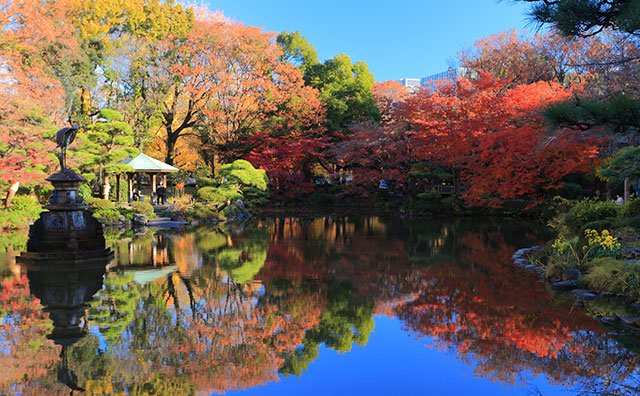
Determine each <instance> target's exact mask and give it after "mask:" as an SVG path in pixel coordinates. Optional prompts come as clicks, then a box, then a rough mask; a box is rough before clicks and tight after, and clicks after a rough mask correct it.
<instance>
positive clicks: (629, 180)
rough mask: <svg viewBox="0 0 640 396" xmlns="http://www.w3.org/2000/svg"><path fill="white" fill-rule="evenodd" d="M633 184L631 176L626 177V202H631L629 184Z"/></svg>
mask: <svg viewBox="0 0 640 396" xmlns="http://www.w3.org/2000/svg"><path fill="white" fill-rule="evenodd" d="M630 184H631V179H630V178H629V177H625V178H624V202H629V185H630Z"/></svg>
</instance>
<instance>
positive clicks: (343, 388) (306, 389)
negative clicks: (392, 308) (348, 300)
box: [226, 317, 571, 396]
mask: <svg viewBox="0 0 640 396" xmlns="http://www.w3.org/2000/svg"><path fill="white" fill-rule="evenodd" d="M375 321H376V327H375V330H374V332H373V333H372V334H371V336H370V338H369V343H368V344H367V346H365V347H358V346H355V345H354V347H353V349H352V350H351V351H350V352H347V353H345V354H340V353H337V352H335V351H333V350H330V349H327V348H324V347H322V348H321V349H320V356H319V357H318V359H317V360H315V361H314V362H312V363H311V364H310V365H309V368H308V370H307V371H306V372H305V373H304V374H303V375H302V377H300V378H297V377H295V376H289V377H287V378H284V377H282V378H281V380H280V382H277V383H270V384H267V385H266V386H259V387H256V388H252V389H247V390H246V391H238V392H228V393H226V394H227V395H229V394H236V393H237V394H242V395H247V396H250V395H274V396H275V395H278V396H282V395H352V396H353V395H398V396H405V395H406V396H412V395H499V396H502V395H504V396H507V395H509V396H510V395H537V394H542V395H544V396H549V395H568V394H571V392H570V391H568V390H567V389H566V388H564V387H561V386H552V385H549V383H548V382H547V380H546V378H545V377H544V376H533V375H531V374H529V373H523V375H522V377H523V378H525V379H526V380H527V383H526V384H519V385H509V384H504V383H499V382H491V380H490V379H488V378H479V377H476V376H475V375H474V373H473V367H472V366H469V365H467V364H465V363H464V362H461V361H459V360H457V359H456V358H455V356H454V355H453V354H452V353H446V352H443V351H441V350H437V349H434V348H429V347H427V346H425V345H424V344H425V342H426V343H428V342H429V339H428V338H423V339H420V340H416V339H415V337H414V336H413V335H411V334H410V333H407V332H405V331H403V330H402V329H401V323H400V321H398V320H397V319H389V318H387V317H376V318H375ZM536 388H537V390H538V391H539V392H540V393H538V392H537V391H536Z"/></svg>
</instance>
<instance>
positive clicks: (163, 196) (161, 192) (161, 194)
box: [156, 183, 167, 205]
mask: <svg viewBox="0 0 640 396" xmlns="http://www.w3.org/2000/svg"><path fill="white" fill-rule="evenodd" d="M156 194H157V195H158V198H157V203H158V205H164V204H165V203H166V202H167V188H166V187H165V186H164V183H162V184H160V186H158V189H157V190H156Z"/></svg>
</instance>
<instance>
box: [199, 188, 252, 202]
mask: <svg viewBox="0 0 640 396" xmlns="http://www.w3.org/2000/svg"><path fill="white" fill-rule="evenodd" d="M238 198H240V199H242V194H240V192H238V190H237V189H236V188H234V187H232V186H224V185H222V186H220V187H202V188H201V189H199V190H198V191H197V192H196V199H197V200H198V201H201V202H212V203H215V204H223V203H225V202H227V199H230V200H234V199H238Z"/></svg>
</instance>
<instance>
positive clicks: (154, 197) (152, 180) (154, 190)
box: [150, 172, 158, 205]
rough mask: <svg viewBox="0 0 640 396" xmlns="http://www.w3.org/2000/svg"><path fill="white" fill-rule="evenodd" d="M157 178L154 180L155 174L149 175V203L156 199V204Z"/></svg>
mask: <svg viewBox="0 0 640 396" xmlns="http://www.w3.org/2000/svg"><path fill="white" fill-rule="evenodd" d="M157 181H158V180H157V178H156V173H155V172H154V173H152V174H151V201H153V200H154V199H156V202H157V197H156V194H157V193H156V183H157ZM150 204H151V205H153V204H154V202H150Z"/></svg>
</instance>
